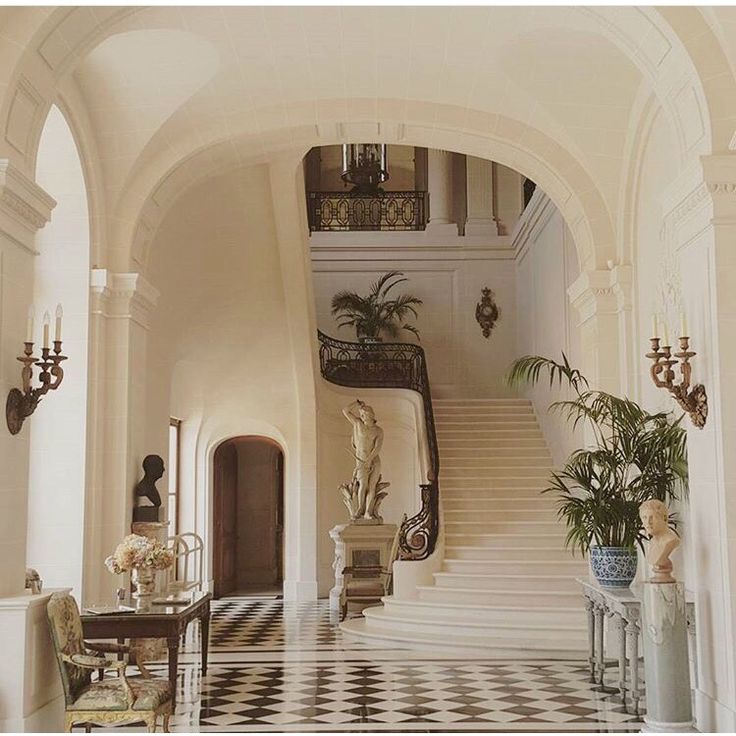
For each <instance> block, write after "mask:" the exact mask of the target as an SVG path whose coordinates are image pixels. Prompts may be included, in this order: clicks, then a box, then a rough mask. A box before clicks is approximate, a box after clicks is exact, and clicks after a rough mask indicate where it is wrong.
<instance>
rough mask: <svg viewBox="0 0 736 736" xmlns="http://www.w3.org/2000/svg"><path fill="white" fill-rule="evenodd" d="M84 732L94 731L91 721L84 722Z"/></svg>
mask: <svg viewBox="0 0 736 736" xmlns="http://www.w3.org/2000/svg"><path fill="white" fill-rule="evenodd" d="M84 732H85V733H92V726H90V724H89V723H85V724H84Z"/></svg>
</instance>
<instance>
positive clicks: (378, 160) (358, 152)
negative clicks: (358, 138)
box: [340, 143, 388, 192]
mask: <svg viewBox="0 0 736 736" xmlns="http://www.w3.org/2000/svg"><path fill="white" fill-rule="evenodd" d="M340 177H341V179H342V180H343V181H344V182H345V183H346V184H353V185H354V188H353V191H354V192H377V191H379V185H380V184H382V183H383V182H384V181H386V180H387V179H388V155H387V153H386V144H385V143H343V146H342V172H341V174H340Z"/></svg>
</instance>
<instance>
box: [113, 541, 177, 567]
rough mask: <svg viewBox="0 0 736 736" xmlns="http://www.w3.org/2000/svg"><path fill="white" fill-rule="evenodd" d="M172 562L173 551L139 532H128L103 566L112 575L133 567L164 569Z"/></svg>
mask: <svg viewBox="0 0 736 736" xmlns="http://www.w3.org/2000/svg"><path fill="white" fill-rule="evenodd" d="M173 563H174V553H173V552H171V550H168V549H166V547H164V546H163V545H162V544H161V542H159V541H157V540H155V539H149V538H148V537H142V536H140V534H129V535H128V536H127V537H125V539H123V541H122V542H120V544H119V545H118V546H117V548H116V550H115V552H114V553H113V554H111V555H110V556H109V557H108V558H107V559H106V560H105V567H107V569H108V570H109V571H110V572H111V573H113V574H114V575H120V574H122V573H124V572H128V571H129V570H133V569H134V568H139V569H140V568H145V567H149V568H151V569H153V570H165V569H166V568H167V567H171V565H172V564H173Z"/></svg>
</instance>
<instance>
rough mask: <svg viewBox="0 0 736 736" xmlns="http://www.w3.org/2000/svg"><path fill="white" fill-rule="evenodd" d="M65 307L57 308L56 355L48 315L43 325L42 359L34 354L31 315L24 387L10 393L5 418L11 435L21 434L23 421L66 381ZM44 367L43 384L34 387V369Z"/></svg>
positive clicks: (42, 370) (14, 389)
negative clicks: (63, 327) (62, 330)
mask: <svg viewBox="0 0 736 736" xmlns="http://www.w3.org/2000/svg"><path fill="white" fill-rule="evenodd" d="M61 317H62V311H61V305H59V306H58V307H57V308H56V335H55V339H54V347H53V354H52V351H51V349H50V348H49V322H50V319H49V315H48V312H46V314H45V315H44V323H43V338H44V339H43V347H42V348H41V357H40V359H38V358H36V357H35V356H34V355H33V314H32V312H29V315H28V332H27V334H26V340H25V342H24V345H25V348H24V350H23V355H20V356H18V360H19V361H20V362H21V363H23V368H22V369H21V382H22V388H20V389H17V388H13V389H11V390H10V393H9V394H8V400H7V402H6V403H5V419H6V421H7V423H8V429H9V430H10V434H18V432H20V430H21V428H22V427H23V422H24V421H25V420H26V418H27V417H29V416H31V414H33V412H34V411H36V407H37V406H38V404H39V402H40V401H41V399H42V398H43V396H45V395H46V394H47V393H48V392H49V391H55V390H56V389H57V388H59V386H60V385H61V382H62V380H63V379H64V369H63V368H62V367H61V362H62V361H63V360H66V356H65V355H62V354H61ZM34 365H36V366H38V367H39V368H40V370H41V372H40V374H39V377H38V380H39V382H40V385H39V386H37V387H35V388H34V387H33V385H32V384H33V366H34Z"/></svg>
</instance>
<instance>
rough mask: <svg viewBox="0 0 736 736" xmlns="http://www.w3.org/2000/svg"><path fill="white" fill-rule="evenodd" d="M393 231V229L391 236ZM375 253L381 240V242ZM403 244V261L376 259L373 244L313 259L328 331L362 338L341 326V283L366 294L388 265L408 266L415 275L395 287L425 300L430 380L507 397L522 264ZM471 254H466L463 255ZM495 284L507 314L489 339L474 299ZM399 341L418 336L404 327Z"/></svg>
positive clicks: (446, 392) (437, 387)
mask: <svg viewBox="0 0 736 736" xmlns="http://www.w3.org/2000/svg"><path fill="white" fill-rule="evenodd" d="M389 238H390V236H389ZM377 243H378V244H377V245H376V247H375V250H376V256H378V255H379V254H380V249H381V245H384V247H385V243H381V242H380V241H377ZM409 248H410V246H409V247H407V248H406V249H404V248H399V247H397V249H396V250H397V251H401V255H400V256H397V258H396V260H382V261H381V263H380V266H377V263H376V261H375V260H373V259H371V246H370V245H367V246H366V247H365V248H363V249H362V250H361V257H360V260H356V261H349V260H347V259H346V258H345V256H344V255H338V254H336V255H335V256H334V258H333V259H328V257H327V256H326V254H324V253H320V255H319V259H318V260H316V259H315V260H314V262H313V268H314V292H315V301H316V305H317V324H318V325H319V328H320V329H321V330H322V331H323V332H326V333H327V334H328V335H332V336H333V337H337V338H340V339H344V340H355V332H354V331H353V330H351V329H349V328H341V329H338V327H337V321H336V319H335V318H334V317H333V316H332V315H331V314H330V302H331V300H332V297H333V295H334V294H335V293H336V292H337V291H339V290H341V289H351V290H353V291H357V292H358V293H367V291H368V288H369V286H370V284H371V283H372V282H373V281H374V280H375V279H376V278H378V277H379V276H380V275H381V274H382V273H384V272H385V271H390V270H398V271H403V272H404V274H405V275H406V276H407V277H408V278H409V281H408V282H406V283H404V284H401V285H400V286H399V287H398V288H397V289H396V294H400V293H403V292H410V293H412V294H415V295H416V296H418V297H420V298H421V299H422V300H423V301H424V304H423V305H422V306H421V307H420V308H419V319H418V320H415V321H413V322H411V323H412V324H416V326H417V327H418V329H419V331H420V333H421V345H422V347H423V348H424V349H425V351H426V354H427V365H428V369H429V380H430V384H431V386H432V394H433V396H434V397H435V398H443V397H452V396H471V397H472V396H483V397H503V396H509V395H512V392H511V391H510V390H509V389H508V388H507V387H506V385H505V384H504V382H503V380H502V378H503V375H504V373H505V371H506V369H507V368H508V365H509V363H510V362H511V361H512V360H513V357H514V355H515V339H516V324H515V312H516V309H515V273H514V272H515V268H514V262H513V261H512V260H509V259H500V258H499V259H490V258H482V259H481V258H478V259H477V260H476V259H472V260H471V259H469V258H467V253H466V254H462V253H461V248H459V247H458V252H457V255H456V256H455V257H453V255H452V253H451V252H450V253H448V251H451V250H452V249H451V248H441V246H437V247H436V248H437V250H438V251H439V250H440V249H441V250H442V260H439V258H440V256H439V255H437V256H436V257H435V258H434V259H433V258H432V248H433V246H430V247H428V248H427V249H426V251H424V252H423V253H422V254H413V253H412V252H411V250H410V249H409ZM464 256H465V257H464ZM484 286H489V287H490V288H491V289H492V290H493V291H494V293H495V296H496V302H497V304H498V305H499V308H500V310H501V317H500V319H499V321H498V322H497V323H496V326H495V327H494V329H493V332H492V333H491V337H490V338H489V339H485V338H484V337H483V335H482V333H481V330H480V327H479V325H478V323H477V322H476V320H475V306H476V304H477V302H478V301H479V300H480V297H481V289H482V287H484ZM397 339H398V340H399V341H404V342H413V341H414V337H413V336H412V335H411V333H409V332H404V333H403V334H402V335H401V336H400V337H399V338H397Z"/></svg>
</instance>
